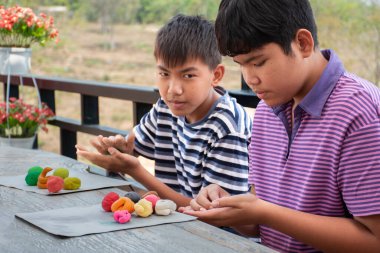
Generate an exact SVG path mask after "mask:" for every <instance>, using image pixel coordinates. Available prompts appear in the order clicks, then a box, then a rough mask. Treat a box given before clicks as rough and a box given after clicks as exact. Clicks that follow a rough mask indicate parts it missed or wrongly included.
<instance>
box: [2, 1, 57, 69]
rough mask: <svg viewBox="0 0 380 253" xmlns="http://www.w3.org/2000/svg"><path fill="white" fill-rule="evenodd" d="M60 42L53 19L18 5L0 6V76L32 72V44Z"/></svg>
mask: <svg viewBox="0 0 380 253" xmlns="http://www.w3.org/2000/svg"><path fill="white" fill-rule="evenodd" d="M51 40H56V41H58V30H57V29H56V28H55V27H54V19H53V17H51V16H47V15H46V14H44V13H41V14H39V15H36V14H35V13H34V12H33V11H32V9H30V8H23V7H20V6H18V5H16V6H13V7H9V8H6V7H4V6H0V74H4V75H6V74H25V73H28V72H29V70H30V56H31V49H30V47H31V45H33V44H39V45H41V46H45V44H46V43H47V42H49V41H51Z"/></svg>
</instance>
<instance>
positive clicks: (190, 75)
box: [183, 74, 195, 78]
mask: <svg viewBox="0 0 380 253" xmlns="http://www.w3.org/2000/svg"><path fill="white" fill-rule="evenodd" d="M194 76H195V75H193V74H185V75H183V77H184V78H193V77H194Z"/></svg>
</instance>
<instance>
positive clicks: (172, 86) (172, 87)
mask: <svg viewBox="0 0 380 253" xmlns="http://www.w3.org/2000/svg"><path fill="white" fill-rule="evenodd" d="M168 93H170V94H174V95H181V94H182V93H183V89H182V85H181V84H180V83H179V82H176V81H171V82H170V83H169V89H168Z"/></svg>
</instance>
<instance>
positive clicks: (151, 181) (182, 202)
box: [130, 166, 191, 207]
mask: <svg viewBox="0 0 380 253" xmlns="http://www.w3.org/2000/svg"><path fill="white" fill-rule="evenodd" d="M130 175H131V176H132V177H133V178H134V179H135V180H136V181H138V182H139V183H141V184H142V185H144V186H145V187H146V188H147V189H148V190H150V191H156V192H157V193H158V195H159V196H160V198H162V199H170V200H173V201H174V202H175V203H176V204H177V207H181V206H188V205H190V200H191V198H188V197H185V196H183V195H182V194H180V193H178V192H176V191H174V190H173V189H171V188H170V187H169V186H167V185H166V184H164V183H162V182H161V181H160V180H158V179H157V178H156V177H154V176H153V175H152V174H150V173H149V172H148V171H147V170H146V169H145V168H143V167H142V166H141V167H140V168H139V169H138V170H136V172H135V173H133V174H130Z"/></svg>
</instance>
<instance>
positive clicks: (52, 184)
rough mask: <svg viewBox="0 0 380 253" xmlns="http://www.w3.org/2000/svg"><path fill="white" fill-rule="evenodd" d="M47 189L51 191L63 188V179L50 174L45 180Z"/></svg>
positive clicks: (54, 191)
mask: <svg viewBox="0 0 380 253" xmlns="http://www.w3.org/2000/svg"><path fill="white" fill-rule="evenodd" d="M47 189H48V191H49V192H51V193H56V192H59V191H60V190H62V189H63V179H62V178H61V177H58V176H50V177H49V178H48V180H47Z"/></svg>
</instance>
